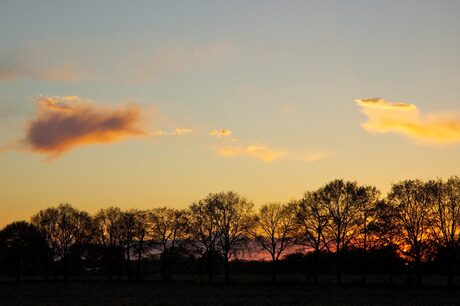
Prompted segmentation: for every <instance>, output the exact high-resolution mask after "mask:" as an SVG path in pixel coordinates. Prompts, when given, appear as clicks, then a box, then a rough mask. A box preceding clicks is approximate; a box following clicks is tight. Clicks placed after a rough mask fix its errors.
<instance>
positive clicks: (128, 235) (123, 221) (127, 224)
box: [120, 210, 137, 280]
mask: <svg viewBox="0 0 460 306" xmlns="http://www.w3.org/2000/svg"><path fill="white" fill-rule="evenodd" d="M136 218H137V211H136V210H128V211H125V212H123V213H122V214H121V218H120V232H121V237H122V241H123V247H124V253H125V260H126V274H127V275H128V279H129V280H131V277H132V275H131V258H132V256H133V248H134V246H133V244H134V240H135V237H136V227H137V220H136Z"/></svg>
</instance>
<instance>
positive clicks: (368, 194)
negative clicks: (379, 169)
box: [354, 186, 380, 283]
mask: <svg viewBox="0 0 460 306" xmlns="http://www.w3.org/2000/svg"><path fill="white" fill-rule="evenodd" d="M358 193H359V195H358V196H357V197H356V199H357V201H358V213H357V215H356V216H355V217H356V220H357V226H358V232H357V235H356V239H355V245H354V246H355V247H359V248H360V249H361V251H362V260H361V274H362V282H363V283H366V280H367V257H368V254H367V253H368V250H369V244H370V243H371V242H373V241H372V240H373V239H372V238H373V237H372V231H371V228H370V227H369V224H371V222H372V220H373V219H374V217H375V212H376V211H375V210H376V204H377V202H378V200H379V197H380V191H379V190H377V188H376V187H374V186H363V187H361V188H360V189H359V192H358Z"/></svg>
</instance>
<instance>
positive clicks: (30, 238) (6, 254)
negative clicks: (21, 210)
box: [0, 221, 49, 281]
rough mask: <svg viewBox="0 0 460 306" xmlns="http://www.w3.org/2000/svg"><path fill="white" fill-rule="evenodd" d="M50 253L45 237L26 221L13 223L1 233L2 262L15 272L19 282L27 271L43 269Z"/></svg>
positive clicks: (0, 249)
mask: <svg viewBox="0 0 460 306" xmlns="http://www.w3.org/2000/svg"><path fill="white" fill-rule="evenodd" d="M48 251H49V250H48V245H47V243H46V240H45V237H44V236H43V235H42V233H41V232H40V231H39V230H38V228H37V227H36V226H34V225H32V224H30V223H28V222H26V221H18V222H13V223H11V224H8V225H7V226H5V227H4V228H3V229H2V230H1V231H0V260H1V261H2V262H3V264H4V265H5V266H6V267H8V268H10V269H13V270H14V272H15V275H16V279H17V280H18V281H20V280H21V275H22V274H23V273H25V272H27V270H31V269H33V268H36V267H42V266H43V264H44V263H45V261H46V259H47V257H48V255H49V252H48Z"/></svg>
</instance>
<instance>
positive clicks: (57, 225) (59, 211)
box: [32, 204, 93, 280]
mask: <svg viewBox="0 0 460 306" xmlns="http://www.w3.org/2000/svg"><path fill="white" fill-rule="evenodd" d="M32 224H34V225H35V226H37V227H38V229H39V230H40V231H41V232H42V233H43V235H44V236H45V238H46V240H47V242H48V245H49V247H50V248H51V250H52V251H53V256H54V259H55V260H60V261H62V262H63V265H64V279H65V280H66V279H67V272H68V257H69V255H70V254H71V251H72V248H73V247H75V246H77V245H80V244H82V243H84V242H86V241H88V240H89V238H90V237H91V236H92V231H93V226H92V225H93V223H92V219H91V217H90V215H89V214H88V213H86V212H84V211H80V210H77V209H75V208H73V207H72V206H71V205H70V204H61V205H59V206H58V207H52V208H47V209H45V210H42V211H40V212H38V213H37V214H36V215H34V216H33V217H32Z"/></svg>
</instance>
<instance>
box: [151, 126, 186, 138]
mask: <svg viewBox="0 0 460 306" xmlns="http://www.w3.org/2000/svg"><path fill="white" fill-rule="evenodd" d="M193 132H195V131H194V130H192V129H188V128H180V127H178V128H175V129H174V130H173V131H169V132H168V131H165V130H158V131H156V132H153V133H150V135H152V136H183V135H187V134H191V133H193Z"/></svg>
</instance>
